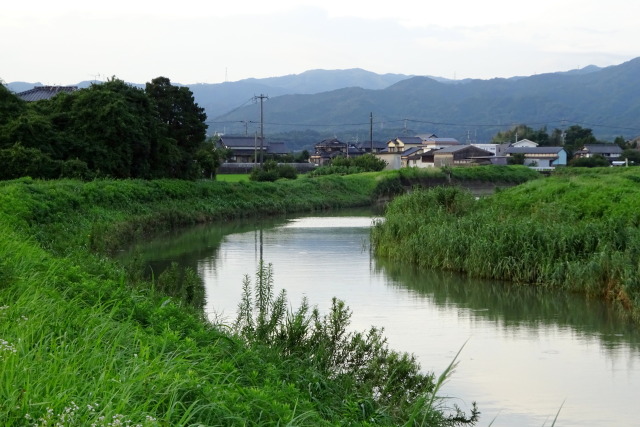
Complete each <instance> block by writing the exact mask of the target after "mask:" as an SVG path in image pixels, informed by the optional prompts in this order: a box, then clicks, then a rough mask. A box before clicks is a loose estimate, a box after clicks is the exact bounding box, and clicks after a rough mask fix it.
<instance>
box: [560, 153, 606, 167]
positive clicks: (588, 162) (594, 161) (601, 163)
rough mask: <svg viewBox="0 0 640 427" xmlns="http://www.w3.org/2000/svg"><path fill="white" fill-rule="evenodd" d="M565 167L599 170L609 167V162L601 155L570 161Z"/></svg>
mask: <svg viewBox="0 0 640 427" xmlns="http://www.w3.org/2000/svg"><path fill="white" fill-rule="evenodd" d="M567 166H572V167H576V168H601V167H608V166H611V164H610V163H609V161H608V160H607V159H605V158H604V157H603V156H601V155H598V154H597V155H595V156H591V157H578V158H576V159H571V160H570V161H569V164H568V165H567Z"/></svg>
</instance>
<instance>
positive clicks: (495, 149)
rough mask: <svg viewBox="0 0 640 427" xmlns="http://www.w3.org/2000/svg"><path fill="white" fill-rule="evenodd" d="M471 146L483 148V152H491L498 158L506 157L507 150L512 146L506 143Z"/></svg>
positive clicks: (474, 144)
mask: <svg viewBox="0 0 640 427" xmlns="http://www.w3.org/2000/svg"><path fill="white" fill-rule="evenodd" d="M471 145H473V146H474V147H478V148H482V149H483V150H486V151H489V152H490V153H492V154H493V155H494V156H497V157H500V156H506V155H507V148H509V146H510V144H509V143H505V144H483V143H473V144H471Z"/></svg>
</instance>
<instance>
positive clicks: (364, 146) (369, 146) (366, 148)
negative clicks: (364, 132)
mask: <svg viewBox="0 0 640 427" xmlns="http://www.w3.org/2000/svg"><path fill="white" fill-rule="evenodd" d="M356 146H357V147H358V148H359V149H360V150H361V151H362V152H364V153H372V154H375V153H379V152H381V151H384V150H386V149H387V143H386V142H382V141H364V142H360V143H358V144H357V145H356Z"/></svg>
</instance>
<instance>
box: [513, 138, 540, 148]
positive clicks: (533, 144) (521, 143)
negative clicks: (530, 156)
mask: <svg viewBox="0 0 640 427" xmlns="http://www.w3.org/2000/svg"><path fill="white" fill-rule="evenodd" d="M537 146H538V143H537V142H533V141H530V140H528V139H521V140H520V141H516V142H514V143H513V144H511V147H537Z"/></svg>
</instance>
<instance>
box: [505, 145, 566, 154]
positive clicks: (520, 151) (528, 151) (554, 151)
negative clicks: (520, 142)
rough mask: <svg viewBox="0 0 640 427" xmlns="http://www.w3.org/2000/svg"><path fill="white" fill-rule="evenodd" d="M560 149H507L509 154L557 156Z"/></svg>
mask: <svg viewBox="0 0 640 427" xmlns="http://www.w3.org/2000/svg"><path fill="white" fill-rule="evenodd" d="M561 150H563V148H562V147H509V148H507V153H509V154H558V153H559V152H560V151H561Z"/></svg>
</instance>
